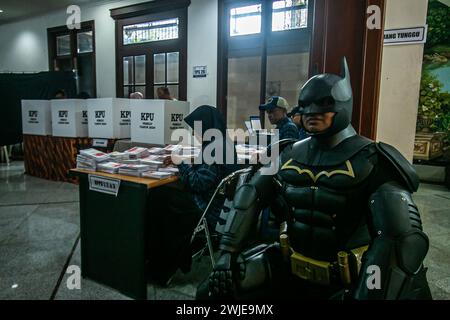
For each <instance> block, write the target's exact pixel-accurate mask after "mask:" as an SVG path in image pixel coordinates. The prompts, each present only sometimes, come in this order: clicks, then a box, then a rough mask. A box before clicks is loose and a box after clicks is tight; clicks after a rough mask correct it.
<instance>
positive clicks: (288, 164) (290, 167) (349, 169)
mask: <svg viewBox="0 0 450 320" xmlns="http://www.w3.org/2000/svg"><path fill="white" fill-rule="evenodd" d="M293 161H294V160H293V159H291V160H289V161H288V162H286V163H285V164H284V165H283V166H282V167H281V170H294V171H297V173H298V174H300V175H301V174H306V175H308V176H309V177H310V178H311V179H312V181H313V182H314V183H316V182H317V180H319V178H320V177H322V176H326V177H328V178H331V177H332V176H334V175H339V174H341V175H345V176H349V177H350V178H355V172H354V171H353V166H352V163H351V162H350V160H347V161H345V165H346V169H337V170H332V171H326V170H324V171H320V172H319V173H317V174H314V173H313V172H312V171H311V170H309V169H303V168H300V167H298V166H296V165H291V164H292V162H293Z"/></svg>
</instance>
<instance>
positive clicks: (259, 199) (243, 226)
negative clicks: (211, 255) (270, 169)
mask: <svg viewBox="0 0 450 320" xmlns="http://www.w3.org/2000/svg"><path fill="white" fill-rule="evenodd" d="M274 195H275V192H274V185H273V176H268V175H261V174H260V173H259V172H258V173H256V175H255V176H254V177H253V178H252V180H251V181H250V183H248V184H244V185H242V186H241V187H240V188H239V189H238V190H237V191H236V194H235V197H234V201H233V208H232V209H231V210H230V212H228V214H227V219H226V224H225V227H224V234H223V236H222V239H221V242H220V249H221V250H223V251H228V252H241V251H242V249H244V247H245V245H246V242H247V240H248V239H249V238H250V237H251V235H252V234H253V233H254V232H255V231H256V226H257V219H258V214H259V212H260V211H261V208H263V207H264V206H267V205H268V203H269V202H270V200H271V198H272V196H274Z"/></svg>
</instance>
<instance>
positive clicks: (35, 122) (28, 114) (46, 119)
mask: <svg viewBox="0 0 450 320" xmlns="http://www.w3.org/2000/svg"><path fill="white" fill-rule="evenodd" d="M51 121H52V115H51V110H50V101H48V100H22V132H23V133H24V134H35V135H43V136H46V135H51V134H52V122H51Z"/></svg>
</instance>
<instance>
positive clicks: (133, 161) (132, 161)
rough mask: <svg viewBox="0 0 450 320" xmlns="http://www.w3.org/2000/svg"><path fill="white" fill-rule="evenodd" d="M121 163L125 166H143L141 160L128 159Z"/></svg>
mask: <svg viewBox="0 0 450 320" xmlns="http://www.w3.org/2000/svg"><path fill="white" fill-rule="evenodd" d="M119 162H120V163H123V164H141V159H126V160H121V161H119Z"/></svg>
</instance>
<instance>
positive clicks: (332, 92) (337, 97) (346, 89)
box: [298, 58, 353, 136]
mask: <svg viewBox="0 0 450 320" xmlns="http://www.w3.org/2000/svg"><path fill="white" fill-rule="evenodd" d="M298 105H299V107H300V113H301V114H302V115H305V114H312V113H322V114H323V113H327V112H334V113H335V116H334V118H333V124H332V125H331V127H330V128H329V129H327V130H326V131H323V132H318V133H310V134H311V135H314V136H330V135H333V134H335V133H338V132H339V131H341V130H344V129H345V128H347V127H348V125H349V124H350V122H351V119H352V109H353V94H352V87H351V83H350V72H349V70H348V65H347V60H346V59H345V58H343V59H342V66H341V76H338V75H335V74H329V73H325V74H319V75H316V76H314V77H312V78H311V79H309V80H308V82H306V83H305V85H304V86H303V87H302V89H301V91H300V95H299V98H298Z"/></svg>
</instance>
